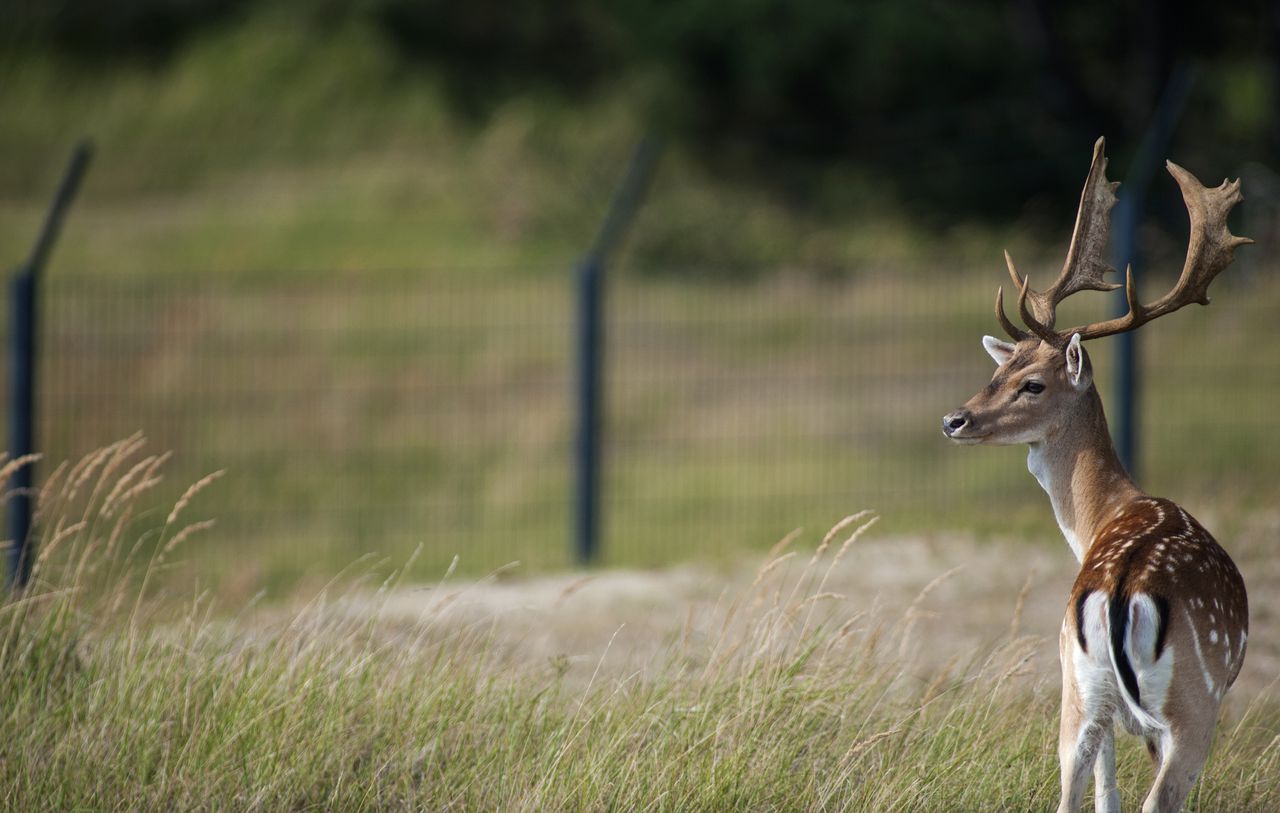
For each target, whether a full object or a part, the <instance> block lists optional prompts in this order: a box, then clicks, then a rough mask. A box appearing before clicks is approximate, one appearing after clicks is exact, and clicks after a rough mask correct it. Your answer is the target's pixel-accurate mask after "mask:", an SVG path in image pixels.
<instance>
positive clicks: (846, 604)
mask: <svg viewBox="0 0 1280 813" xmlns="http://www.w3.org/2000/svg"><path fill="white" fill-rule="evenodd" d="M1278 539H1280V515H1276V516H1259V517H1257V518H1256V520H1254V521H1251V522H1250V523H1248V524H1247V525H1246V527H1245V528H1244V530H1243V531H1242V532H1241V533H1240V534H1239V535H1238V536H1237V538H1235V539H1232V540H1224V541H1225V543H1226V546H1227V547H1228V549H1229V550H1230V551H1231V552H1232V553H1233V555H1234V556H1235V557H1236V559H1237V561H1238V563H1239V564H1240V566H1241V569H1242V571H1243V572H1244V574H1245V578H1246V581H1247V583H1248V586H1249V589H1250V599H1251V601H1250V604H1251V617H1252V628H1251V630H1250V637H1249V652H1248V657H1247V660H1246V663H1245V667H1244V670H1243V672H1242V673H1241V676H1240V679H1239V681H1238V682H1237V684H1236V689H1235V691H1233V692H1232V697H1233V701H1232V702H1233V703H1236V704H1239V703H1241V702H1247V700H1248V699H1250V698H1252V697H1254V696H1256V695H1257V694H1258V693H1259V692H1262V691H1264V690H1266V689H1267V688H1268V687H1270V686H1271V684H1272V683H1273V682H1274V681H1276V679H1277V677H1278V676H1280V629H1277V626H1278V625H1277V620H1278V618H1280V557H1277V556H1274V555H1272V551H1273V550H1274V548H1275V547H1276V546H1275V540H1278ZM817 541H818V540H817V539H816V538H809V537H802V538H800V539H798V540H797V541H796V542H795V543H794V546H793V548H791V549H794V550H795V551H796V553H795V555H794V556H793V557H792V559H791V560H789V561H788V562H787V563H786V565H785V566H784V567H780V568H778V570H777V571H775V572H773V573H771V574H770V576H769V578H770V579H771V580H773V579H777V580H779V581H785V579H786V578H787V576H788V574H787V573H786V572H784V571H785V570H786V568H787V567H789V568H791V575H795V573H796V572H798V570H799V569H800V568H803V566H804V565H805V564H806V563H807V562H808V560H809V558H810V556H811V554H812V552H813V549H814V547H815V546H816V544H817ZM762 561H763V557H761V558H760V559H759V560H757V561H754V562H750V563H744V564H743V566H742V567H740V568H734V569H730V570H728V571H724V570H719V571H717V570H712V569H707V568H699V567H693V566H684V567H676V568H671V569H666V570H654V571H634V570H625V571H624V570H612V571H601V572H596V573H592V574H589V575H586V576H584V575H582V574H580V573H577V574H564V575H556V576H547V577H539V578H528V579H523V578H518V577H508V578H498V579H490V580H483V581H480V582H475V583H468V584H446V585H444V586H435V587H421V588H405V589H403V590H400V591H398V592H396V593H394V594H392V595H391V596H389V597H388V598H387V599H386V603H385V606H384V612H385V613H387V614H388V616H390V617H393V618H399V619H401V620H404V621H413V620H415V619H422V618H425V617H427V616H432V617H434V618H435V619H436V621H437V623H439V622H442V621H443V622H444V623H458V624H478V625H486V626H487V625H492V627H493V629H494V630H495V634H496V635H497V638H498V641H499V643H500V645H501V646H503V647H505V648H507V649H508V650H509V652H510V654H511V656H512V657H514V658H517V659H521V660H528V661H532V662H534V663H535V664H536V663H538V662H546V663H548V664H551V663H553V662H559V663H561V664H567V665H568V668H571V669H574V670H578V671H580V672H584V673H589V672H593V671H594V670H596V669H597V668H599V667H600V666H601V665H604V666H605V667H607V668H608V669H609V670H610V671H613V670H631V669H638V668H643V666H644V664H645V663H647V662H648V661H649V660H650V659H652V658H654V657H655V656H658V655H660V654H662V653H664V652H667V651H669V650H670V648H671V647H672V646H673V645H677V644H678V643H679V642H680V641H681V640H682V638H683V637H684V636H686V635H688V634H690V632H689V630H692V631H693V634H698V632H699V631H701V632H702V633H707V630H705V629H704V628H705V627H706V625H707V624H708V623H714V620H715V619H716V618H720V617H722V616H723V609H724V607H725V606H726V604H727V603H729V602H731V601H733V600H734V599H735V598H736V599H739V600H741V599H742V597H743V596H748V597H750V596H756V597H757V598H759V591H754V592H753V591H751V590H750V589H749V588H750V585H751V583H752V580H753V579H754V578H755V576H756V573H757V570H758V568H759V566H760V564H761V562H762ZM1075 568H1076V564H1075V561H1074V559H1073V558H1072V557H1071V554H1070V551H1069V550H1068V549H1067V547H1066V545H1065V544H1062V543H1060V542H1056V543H1053V544H1049V543H1039V544H1037V543H1029V542H1019V541H1015V540H977V539H974V538H972V537H967V536H961V535H932V536H915V537H909V538H901V537H885V536H881V535H878V534H877V533H876V531H875V529H874V528H873V529H871V530H870V531H869V532H868V533H867V534H866V535H865V536H863V537H862V538H861V539H859V540H858V541H857V542H855V543H854V545H853V546H851V548H850V549H849V550H848V552H847V553H846V555H845V556H844V558H843V559H842V560H841V561H839V562H838V564H836V565H835V567H834V568H833V569H832V570H831V572H830V575H829V578H828V581H827V582H826V584H825V586H824V587H823V591H824V592H828V593H835V594H838V596H839V597H832V598H829V599H827V600H825V601H824V602H823V604H824V605H825V607H826V609H827V610H828V611H829V612H831V613H832V616H833V617H834V618H836V619H837V620H840V619H842V618H848V617H851V616H853V615H854V614H856V613H858V612H860V611H871V612H872V613H873V614H874V616H875V617H878V618H883V619H886V620H888V621H890V622H892V621H897V620H900V619H902V618H903V616H904V613H906V612H907V611H908V609H909V608H911V607H912V605H913V603H915V607H914V609H912V610H911V615H912V616H913V617H914V618H915V622H914V624H913V627H912V636H913V641H914V642H915V643H916V644H917V645H918V647H919V651H920V652H923V653H925V654H926V657H927V659H930V660H935V661H937V662H942V661H945V660H949V659H951V658H954V657H961V658H963V657H964V656H966V655H970V654H973V653H975V652H980V651H983V650H984V649H985V648H989V647H990V646H991V645H993V644H995V643H998V642H1000V641H1001V640H1003V639H1005V638H1007V637H1008V636H1010V635H1011V634H1012V633H1014V632H1015V631H1016V632H1017V633H1018V634H1023V635H1034V636H1037V637H1039V638H1041V639H1042V643H1041V645H1040V646H1039V647H1038V648H1037V650H1036V657H1035V658H1034V659H1033V662H1032V663H1033V667H1034V668H1035V669H1036V670H1037V671H1039V672H1041V673H1042V674H1043V675H1044V676H1045V678H1046V679H1048V680H1052V681H1055V682H1056V680H1057V677H1056V676H1057V674H1058V672H1057V668H1058V667H1057V634H1058V629H1059V626H1060V624H1061V621H1062V612H1063V609H1064V607H1065V603H1066V597H1067V592H1068V589H1069V587H1070V584H1071V581H1072V579H1073V578H1074V575H1075ZM948 573H949V574H950V575H949V576H947V577H946V578H945V579H943V580H942V581H941V582H939V583H936V584H934V585H933V586H932V588H931V589H929V590H928V592H927V595H925V596H923V597H922V598H921V591H922V590H924V589H925V588H926V586H928V585H930V583H931V582H934V581H935V579H938V577H940V576H943V574H948ZM1020 595H1021V596H1022V598H1023V601H1022V602H1021V609H1020V610H1019V609H1018V607H1019V596H1020ZM717 609H719V612H717ZM1015 615H1016V616H1017V622H1016V630H1015V629H1014V619H1015ZM1273 688H1274V687H1273Z"/></svg>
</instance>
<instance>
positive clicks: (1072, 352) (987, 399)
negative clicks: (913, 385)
mask: <svg viewBox="0 0 1280 813" xmlns="http://www.w3.org/2000/svg"><path fill="white" fill-rule="evenodd" d="M1104 147H1105V140H1104V139H1101V138H1099V139H1098V141H1097V143H1096V144H1094V147H1093V162H1092V164H1091V165H1090V167H1089V175H1088V177H1087V178H1086V179H1085V184H1084V191H1083V192H1082V193H1081V195H1080V208H1079V211H1078V212H1077V214H1076V224H1075V230H1074V232H1073V233H1072V236H1071V247H1070V248H1069V249H1068V251H1067V259H1066V262H1065V263H1064V264H1063V267H1062V272H1061V273H1060V274H1059V275H1058V278H1057V280H1056V281H1054V283H1053V285H1051V286H1050V287H1049V288H1047V289H1046V290H1044V291H1043V292H1041V291H1035V290H1033V289H1032V288H1031V285H1030V280H1029V279H1028V278H1026V277H1023V276H1021V275H1020V274H1019V273H1018V271H1017V269H1016V268H1015V267H1014V264H1013V259H1012V258H1011V257H1010V256H1009V253H1008V252H1005V263H1006V265H1007V266H1008V269H1009V276H1010V277H1011V278H1012V280H1013V284H1014V286H1015V287H1016V288H1017V290H1018V313H1019V315H1020V316H1021V318H1022V322H1023V324H1024V325H1026V329H1025V330H1024V329H1022V328H1019V327H1017V326H1016V325H1014V324H1013V323H1012V322H1011V321H1010V320H1009V317H1008V316H1007V315H1006V314H1005V310H1004V289H1003V288H999V289H997V290H996V319H997V321H999V323H1000V325H1001V327H1003V328H1004V331H1005V332H1006V333H1007V334H1008V335H1009V337H1010V338H1011V339H1013V342H1012V343H1011V342H1004V341H1000V340H999V339H996V338H993V337H991V336H985V337H983V339H982V344H983V347H985V348H986V350H987V352H988V353H989V354H991V357H992V358H993V359H995V362H996V364H997V365H998V367H997V369H996V373H995V376H994V377H993V378H992V379H991V382H990V383H989V384H988V385H987V386H986V388H985V389H983V390H982V391H981V392H979V393H978V394H977V395H975V396H974V397H973V398H971V399H969V401H968V403H966V404H965V405H964V407H962V408H961V409H959V410H956V411H955V412H952V413H950V414H949V415H947V416H945V417H944V418H943V419H942V431H943V433H944V434H945V435H946V436H947V437H948V438H950V439H952V440H954V441H956V442H959V443H996V444H1010V443H1036V442H1038V441H1041V440H1044V439H1045V438H1046V437H1048V436H1049V435H1050V434H1051V433H1052V432H1054V431H1055V430H1056V429H1057V428H1058V427H1060V426H1062V425H1063V424H1064V423H1066V418H1067V416H1069V415H1070V414H1071V413H1072V411H1073V410H1074V409H1075V408H1076V407H1078V406H1080V405H1081V404H1082V403H1093V402H1094V401H1096V399H1097V392H1096V390H1094V389H1093V373H1092V365H1091V364H1090V362H1089V356H1088V354H1087V353H1086V352H1085V350H1084V347H1083V345H1082V344H1081V342H1084V341H1088V340H1090V339H1098V338H1102V337H1104V336H1112V335H1115V334H1117V333H1124V332H1127V331H1130V330H1135V329H1137V328H1139V327H1141V326H1142V325H1144V324H1146V323H1147V322H1150V321H1152V320H1154V319H1157V318H1159V317H1161V316H1164V315H1166V314H1169V313H1173V312H1174V311H1176V310H1178V309H1179V308H1181V307H1182V306H1184V305H1187V304H1190V303H1192V302H1198V303H1200V304H1202V305H1207V304H1209V294H1208V288H1209V284H1210V283H1211V282H1212V281H1213V279H1214V278H1215V277H1216V276H1217V275H1218V274H1219V273H1221V272H1222V270H1223V269H1224V268H1226V267H1227V266H1228V265H1230V263H1231V261H1232V259H1233V253H1234V251H1235V249H1236V248H1237V247H1238V246H1241V245H1244V244H1246V243H1252V242H1253V241H1252V240H1250V239H1248V238H1246V237H1236V236H1235V235H1233V234H1231V232H1230V231H1229V230H1228V229H1227V214H1228V213H1229V212H1230V211H1231V209H1232V207H1234V206H1235V205H1236V204H1237V203H1239V202H1240V200H1241V194H1240V182H1239V181H1238V180H1236V181H1230V182H1228V181H1223V182H1222V185H1221V186H1218V187H1216V188H1212V189H1210V188H1208V187H1205V186H1203V185H1202V184H1201V183H1200V181H1198V180H1197V179H1196V178H1195V176H1194V175H1192V174H1191V173H1190V172H1188V171H1186V170H1185V169H1183V168H1182V167H1180V166H1178V165H1177V164H1175V163H1173V162H1172V161H1170V162H1167V166H1168V169H1169V173H1170V174H1171V175H1173V178H1174V180H1175V181H1177V183H1178V187H1179V188H1180V189H1181V190H1182V197H1183V200H1184V201H1185V203H1186V206H1187V211H1188V213H1189V214H1190V215H1191V237H1190V240H1189V243H1188V246H1187V258H1186V262H1185V263H1184V264H1183V267H1182V274H1181V276H1180V277H1179V278H1178V282H1177V283H1176V284H1175V285H1174V287H1173V289H1172V290H1171V291H1169V292H1168V293H1167V294H1165V295H1164V296H1162V297H1160V298H1159V299H1157V300H1155V301H1154V302H1152V303H1150V304H1147V305H1144V304H1142V303H1141V301H1140V300H1139V298H1138V291H1137V286H1136V285H1135V283H1134V279H1133V269H1132V268H1130V269H1127V270H1126V281H1125V285H1124V288H1125V295H1126V297H1127V299H1128V303H1129V310H1128V312H1127V313H1126V314H1125V315H1124V316H1120V317H1116V318H1114V319H1108V320H1105V321H1102V322H1094V323H1092V324H1086V325H1079V326H1077V327H1072V328H1069V329H1067V330H1058V329H1057V328H1056V326H1055V322H1056V311H1057V307H1058V304H1059V303H1061V302H1062V301H1063V300H1064V299H1066V298H1067V297H1069V296H1071V295H1072V294H1074V293H1077V292H1079V291H1085V290H1092V291H1112V290H1115V289H1117V288H1119V287H1121V286H1120V285H1119V284H1118V283H1113V282H1107V281H1106V274H1108V273H1115V269H1113V268H1111V267H1110V266H1109V265H1107V263H1106V262H1105V261H1104V260H1103V255H1104V252H1105V250H1106V244H1107V233H1108V230H1109V226H1110V220H1111V208H1112V207H1113V206H1114V205H1115V203H1116V194H1115V191H1116V188H1117V187H1119V184H1118V183H1113V182H1110V181H1108V180H1107V176H1106V169H1107V159H1106V156H1105V155H1104Z"/></svg>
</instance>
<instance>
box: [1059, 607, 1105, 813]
mask: <svg viewBox="0 0 1280 813" xmlns="http://www.w3.org/2000/svg"><path fill="white" fill-rule="evenodd" d="M1058 644H1059V646H1058V651H1059V653H1060V654H1061V656H1062V718H1061V723H1060V727H1059V731H1058V761H1059V764H1060V767H1061V772H1062V773H1061V779H1062V795H1061V797H1059V801H1058V813H1075V812H1076V811H1077V810H1079V809H1080V805H1081V803H1083V801H1084V794H1085V790H1087V789H1088V785H1089V771H1090V769H1092V768H1093V764H1094V759H1095V757H1096V756H1097V754H1098V749H1099V747H1100V746H1101V744H1102V739H1103V734H1104V732H1105V731H1110V730H1111V724H1110V721H1109V720H1106V721H1100V720H1098V719H1096V715H1095V714H1093V713H1092V712H1093V711H1094V705H1095V704H1094V703H1091V702H1089V701H1090V699H1091V698H1088V697H1085V696H1084V695H1085V694H1086V693H1092V692H1090V686H1089V683H1090V681H1089V677H1090V675H1089V670H1088V668H1087V666H1086V667H1085V669H1083V670H1082V669H1080V668H1079V667H1080V666H1082V665H1084V664H1082V661H1084V660H1085V659H1086V656H1085V655H1084V653H1083V652H1081V651H1080V649H1079V647H1078V646H1077V645H1076V641H1075V637H1074V636H1073V635H1071V634H1070V632H1069V631H1068V629H1067V625H1066V624H1064V625H1063V630H1062V635H1061V636H1060V637H1059V641H1058ZM1082 676H1083V677H1084V678H1085V680H1084V681H1081V680H1080V678H1081V677H1082ZM1082 683H1083V685H1082ZM1100 722H1102V723H1105V725H1100V724H1099V723H1100Z"/></svg>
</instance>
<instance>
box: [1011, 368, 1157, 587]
mask: <svg viewBox="0 0 1280 813" xmlns="http://www.w3.org/2000/svg"><path fill="white" fill-rule="evenodd" d="M1027 468H1028V469H1030V470H1031V473H1032V474H1033V475H1035V478H1036V480H1037V481H1039V483H1040V487H1041V488H1043V489H1044V490H1045V492H1046V493H1047V494H1048V495H1049V501H1050V502H1051V503H1052V504H1053V514H1054V517H1055V518H1056V519H1057V521H1058V527H1059V528H1061V529H1062V535H1063V536H1064V537H1066V539H1067V544H1068V545H1070V546H1071V551H1072V553H1074V554H1075V555H1076V559H1078V560H1080V561H1084V556H1085V554H1086V553H1087V552H1088V550H1089V546H1090V544H1091V543H1092V542H1093V539H1094V537H1095V536H1096V534H1097V532H1098V531H1099V530H1101V528H1102V526H1103V525H1105V524H1106V523H1107V522H1108V521H1110V520H1111V518H1112V517H1113V516H1114V515H1115V512H1116V511H1117V510H1119V509H1120V508H1121V507H1122V506H1124V505H1125V504H1126V503H1128V502H1130V501H1131V500H1133V499H1134V498H1136V497H1139V496H1141V495H1142V491H1141V490H1139V488H1138V487H1137V486H1136V485H1135V484H1134V482H1133V480H1132V479H1130V477H1129V474H1128V473H1127V472H1126V471H1125V470H1124V466H1123V465H1122V464H1121V463H1120V458H1119V457H1118V456H1117V455H1116V451H1115V447H1114V446H1112V445H1111V434H1110V432H1109V431H1108V430H1107V418H1106V415H1105V414H1104V413H1103V410H1102V399H1101V398H1100V397H1099V396H1098V391H1097V389H1095V388H1094V387H1092V386H1090V387H1089V389H1088V390H1087V391H1086V392H1085V393H1084V395H1082V396H1081V397H1080V398H1079V399H1078V400H1077V402H1076V405H1075V406H1074V407H1073V409H1072V411H1071V413H1070V414H1068V415H1064V416H1063V419H1062V420H1061V421H1059V422H1058V424H1057V426H1055V427H1054V429H1053V430H1051V431H1050V432H1049V434H1048V435H1046V437H1045V438H1044V440H1041V441H1037V442H1035V443H1032V444H1030V449H1029V451H1028V453H1027Z"/></svg>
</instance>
